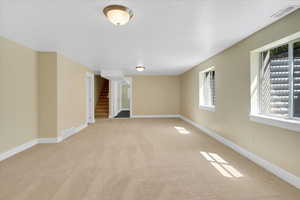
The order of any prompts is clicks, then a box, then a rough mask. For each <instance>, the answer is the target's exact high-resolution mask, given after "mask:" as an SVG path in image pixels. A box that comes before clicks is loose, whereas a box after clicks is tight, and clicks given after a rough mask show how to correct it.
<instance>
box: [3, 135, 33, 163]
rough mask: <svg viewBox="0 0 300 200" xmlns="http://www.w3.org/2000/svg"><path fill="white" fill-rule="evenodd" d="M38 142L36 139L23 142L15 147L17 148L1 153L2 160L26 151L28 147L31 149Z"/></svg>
mask: <svg viewBox="0 0 300 200" xmlns="http://www.w3.org/2000/svg"><path fill="white" fill-rule="evenodd" d="M36 144H37V140H36V139H34V140H31V141H29V142H26V143H24V144H21V145H19V146H17V147H15V148H12V149H10V150H8V151H6V152H4V153H1V154H0V161H2V160H5V159H7V158H9V157H11V156H13V155H15V154H17V153H19V152H21V151H25V150H26V149H29V148H31V147H33V146H34V145H36Z"/></svg>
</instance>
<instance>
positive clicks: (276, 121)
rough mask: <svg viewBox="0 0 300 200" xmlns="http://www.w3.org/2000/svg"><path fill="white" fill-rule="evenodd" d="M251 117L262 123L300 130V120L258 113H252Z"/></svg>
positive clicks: (252, 119)
mask: <svg viewBox="0 0 300 200" xmlns="http://www.w3.org/2000/svg"><path fill="white" fill-rule="evenodd" d="M249 117H250V120H251V121H254V122H257V123H260V124H266V125H270V126H276V127H279V128H284V129H288V130H291V131H296V132H300V121H299V120H292V119H283V118H277V117H270V116H265V115H258V114H250V116H249Z"/></svg>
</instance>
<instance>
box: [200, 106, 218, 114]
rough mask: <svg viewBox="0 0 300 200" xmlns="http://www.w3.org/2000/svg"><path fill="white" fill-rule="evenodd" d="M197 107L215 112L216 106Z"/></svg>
mask: <svg viewBox="0 0 300 200" xmlns="http://www.w3.org/2000/svg"><path fill="white" fill-rule="evenodd" d="M199 108H200V109H201V110H206V111H210V112H215V111H216V106H208V105H199Z"/></svg>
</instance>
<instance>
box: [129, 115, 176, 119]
mask: <svg viewBox="0 0 300 200" xmlns="http://www.w3.org/2000/svg"><path fill="white" fill-rule="evenodd" d="M131 117H132V118H180V115H132V116H131Z"/></svg>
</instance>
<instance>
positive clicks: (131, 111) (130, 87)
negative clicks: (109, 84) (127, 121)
mask: <svg viewBox="0 0 300 200" xmlns="http://www.w3.org/2000/svg"><path fill="white" fill-rule="evenodd" d="M126 80H128V82H129V117H130V118H132V113H133V106H132V104H133V103H132V102H133V99H132V91H133V90H132V87H133V82H132V77H126Z"/></svg>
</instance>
